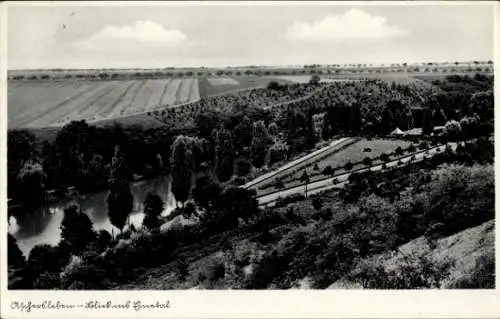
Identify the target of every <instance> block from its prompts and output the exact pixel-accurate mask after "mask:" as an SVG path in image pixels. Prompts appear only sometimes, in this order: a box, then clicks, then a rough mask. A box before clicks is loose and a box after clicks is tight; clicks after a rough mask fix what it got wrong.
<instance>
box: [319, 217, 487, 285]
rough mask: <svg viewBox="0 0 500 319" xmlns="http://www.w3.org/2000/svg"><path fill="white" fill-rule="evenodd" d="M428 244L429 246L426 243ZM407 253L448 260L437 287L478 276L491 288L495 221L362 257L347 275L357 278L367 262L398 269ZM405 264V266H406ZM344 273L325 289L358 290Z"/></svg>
mask: <svg viewBox="0 0 500 319" xmlns="http://www.w3.org/2000/svg"><path fill="white" fill-rule="evenodd" d="M430 245H431V246H430ZM408 256H418V257H424V258H426V259H428V260H431V261H432V262H433V263H435V264H438V265H443V264H446V263H451V264H452V265H453V266H452V267H451V269H450V271H449V273H448V274H446V275H445V278H444V279H443V280H442V283H441V285H440V288H467V287H468V285H470V284H472V282H473V281H474V280H477V279H478V278H480V279H482V280H480V284H481V287H482V288H492V287H494V285H495V276H494V274H491V273H490V274H488V273H486V271H485V270H486V269H488V267H490V269H489V270H490V271H492V270H493V272H494V267H495V265H494V262H495V221H494V220H490V221H488V222H486V223H484V224H482V225H480V226H476V227H471V228H469V229H466V230H463V231H461V232H459V233H456V234H454V235H452V236H448V237H444V238H441V239H438V240H437V241H436V242H435V243H432V242H431V243H429V240H428V239H427V238H426V237H425V236H421V237H419V238H417V239H415V240H412V241H410V242H409V243H406V244H404V245H402V246H400V247H399V248H398V250H396V251H393V252H391V253H389V254H384V255H379V256H375V257H372V258H370V259H366V260H364V261H363V262H361V263H360V264H359V265H358V267H357V268H356V269H355V270H353V272H352V273H351V274H350V275H351V276H355V277H357V278H358V280H360V276H359V275H360V272H362V269H361V267H363V266H366V265H367V264H371V265H372V267H373V265H382V266H383V268H384V270H385V271H386V272H391V271H401V267H402V265H404V264H405V263H406V260H405V258H408ZM406 266H407V265H406ZM348 277H349V276H346V277H344V278H342V279H340V280H338V281H336V282H335V283H333V284H332V285H331V286H329V287H328V288H329V289H362V288H363V285H362V284H360V283H359V281H358V280H353V279H352V278H350V279H348Z"/></svg>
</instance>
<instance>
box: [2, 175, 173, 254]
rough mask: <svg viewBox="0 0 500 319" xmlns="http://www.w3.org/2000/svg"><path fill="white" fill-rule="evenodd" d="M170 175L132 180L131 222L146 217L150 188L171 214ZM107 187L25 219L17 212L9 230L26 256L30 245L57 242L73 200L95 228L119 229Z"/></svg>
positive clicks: (12, 217) (138, 221)
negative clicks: (110, 215)
mask: <svg viewBox="0 0 500 319" xmlns="http://www.w3.org/2000/svg"><path fill="white" fill-rule="evenodd" d="M170 182H171V178H170V176H169V175H167V176H161V177H157V178H154V179H150V180H145V181H138V182H134V183H131V185H130V190H131V192H132V194H133V196H134V208H133V211H132V214H131V215H130V223H131V224H133V225H134V226H136V227H140V226H141V224H142V220H143V218H144V213H143V203H144V200H145V199H146V195H147V194H148V192H153V193H156V194H158V195H159V196H160V197H161V198H162V199H163V201H164V203H165V208H164V211H163V213H162V215H163V216H166V215H168V214H169V213H170V212H171V211H172V210H174V208H175V199H174V196H173V194H172V192H171V190H170ZM107 194H108V191H107V190H106V191H102V192H99V193H95V194H91V195H85V196H82V197H80V198H76V199H72V200H67V201H64V202H59V203H54V204H51V205H49V207H48V209H46V210H45V213H44V212H37V213H35V214H34V215H33V216H30V217H29V218H26V219H25V220H22V219H20V218H17V219H16V217H15V216H11V217H10V218H9V225H8V230H9V233H10V234H12V235H13V236H14V237H15V238H16V240H17V245H18V246H19V248H20V249H21V251H22V252H23V253H24V256H25V257H26V258H27V257H28V256H29V252H30V251H31V249H32V248H33V247H34V246H36V245H39V244H49V245H53V246H55V245H57V244H58V243H59V241H60V239H61V229H60V227H59V226H60V225H61V222H62V220H63V217H64V209H65V208H66V207H68V206H69V205H71V204H75V203H76V204H78V205H79V206H80V208H81V210H82V211H83V212H84V213H85V214H87V215H88V216H89V218H90V220H91V221H92V223H93V225H94V230H96V231H99V230H101V229H104V230H107V231H108V232H109V233H110V234H111V232H112V231H113V232H114V234H117V233H118V232H119V230H118V229H117V228H116V227H114V226H113V225H111V222H110V221H109V218H108V209H107V205H106V196H107Z"/></svg>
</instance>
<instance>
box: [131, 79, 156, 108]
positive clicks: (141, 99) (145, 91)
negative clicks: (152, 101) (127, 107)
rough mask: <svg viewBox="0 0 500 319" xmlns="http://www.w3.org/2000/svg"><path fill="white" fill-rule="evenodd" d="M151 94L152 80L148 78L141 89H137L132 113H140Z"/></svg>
mask: <svg viewBox="0 0 500 319" xmlns="http://www.w3.org/2000/svg"><path fill="white" fill-rule="evenodd" d="M150 96H151V80H146V81H145V82H144V84H143V85H142V87H141V89H140V90H139V91H137V94H136V95H135V96H134V99H133V101H132V110H131V113H138V112H141V111H143V110H144V109H145V107H146V105H148V102H149V98H150Z"/></svg>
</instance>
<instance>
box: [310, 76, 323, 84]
mask: <svg viewBox="0 0 500 319" xmlns="http://www.w3.org/2000/svg"><path fill="white" fill-rule="evenodd" d="M320 80H321V79H320V77H319V76H318V75H316V74H314V75H313V76H311V79H310V80H309V84H312V85H318V84H319V82H320Z"/></svg>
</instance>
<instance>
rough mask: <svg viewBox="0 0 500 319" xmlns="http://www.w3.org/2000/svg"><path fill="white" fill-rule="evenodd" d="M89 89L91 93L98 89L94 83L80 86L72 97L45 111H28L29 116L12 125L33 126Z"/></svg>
mask: <svg viewBox="0 0 500 319" xmlns="http://www.w3.org/2000/svg"><path fill="white" fill-rule="evenodd" d="M89 87H91V88H90V91H93V90H95V89H97V88H98V85H96V84H95V83H91V84H90V83H89V84H86V85H84V86H82V87H81V88H80V89H79V90H78V92H77V93H75V94H73V95H72V96H70V97H66V98H65V99H64V100H63V101H60V102H59V103H56V104H55V105H54V104H47V105H46V109H40V110H39V112H33V111H30V110H28V114H29V115H28V116H26V117H23V118H22V119H20V121H18V122H17V123H14V125H15V126H24V125H27V124H32V125H30V126H33V124H35V123H33V121H34V122H38V121H40V120H41V119H44V118H46V117H47V116H48V115H49V114H50V113H51V112H53V111H55V110H57V109H59V108H62V107H64V106H66V105H67V104H69V103H71V102H72V101H74V99H78V98H80V97H81V96H84V95H85V94H87V93H88V92H89ZM42 105H43V104H42ZM30 122H31V123H30Z"/></svg>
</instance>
